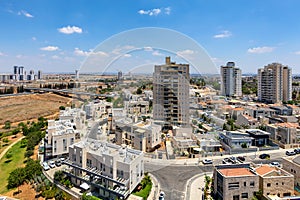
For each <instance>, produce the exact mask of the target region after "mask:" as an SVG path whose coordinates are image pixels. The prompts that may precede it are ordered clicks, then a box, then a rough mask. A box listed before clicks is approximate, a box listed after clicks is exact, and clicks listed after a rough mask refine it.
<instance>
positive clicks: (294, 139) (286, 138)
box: [266, 122, 300, 147]
mask: <svg viewBox="0 0 300 200" xmlns="http://www.w3.org/2000/svg"><path fill="white" fill-rule="evenodd" d="M266 131H267V132H269V133H271V138H272V139H273V140H274V141H276V142H278V143H279V144H280V145H284V146H286V147H288V146H289V145H290V144H297V143H298V142H299V138H300V126H299V124H298V123H289V122H285V123H277V124H269V125H267V126H266Z"/></svg>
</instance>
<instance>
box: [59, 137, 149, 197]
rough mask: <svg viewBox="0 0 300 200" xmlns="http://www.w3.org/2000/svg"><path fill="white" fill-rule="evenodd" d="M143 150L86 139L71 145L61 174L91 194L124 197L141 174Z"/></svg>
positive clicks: (142, 169)
mask: <svg viewBox="0 0 300 200" xmlns="http://www.w3.org/2000/svg"><path fill="white" fill-rule="evenodd" d="M143 157H144V156H143V152H141V151H138V150H134V149H128V148H126V147H121V146H118V145H115V144H110V143H106V142H100V141H98V140H93V139H87V140H85V141H80V142H79V143H75V144H73V145H71V146H70V149H69V159H68V160H66V161H65V162H64V163H65V164H66V165H67V167H66V168H64V173H65V174H66V175H67V176H68V177H70V178H71V181H72V183H73V184H74V185H76V186H80V185H81V184H83V183H86V184H88V185H89V187H90V190H91V192H92V193H93V195H96V196H99V197H101V198H105V199H126V198H127V197H128V196H129V195H130V193H131V192H132V191H133V190H134V189H135V188H136V186H137V185H138V184H139V183H140V182H141V180H142V178H143V176H144V161H143Z"/></svg>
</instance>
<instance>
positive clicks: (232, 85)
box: [221, 62, 242, 96]
mask: <svg viewBox="0 0 300 200" xmlns="http://www.w3.org/2000/svg"><path fill="white" fill-rule="evenodd" d="M221 94H222V95H223V96H242V71H241V70H240V69H239V68H236V67H235V63H234V62H228V63H227V64H226V66H221Z"/></svg>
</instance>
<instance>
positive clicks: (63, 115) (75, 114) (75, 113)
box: [59, 107, 86, 130]
mask: <svg viewBox="0 0 300 200" xmlns="http://www.w3.org/2000/svg"><path fill="white" fill-rule="evenodd" d="M59 120H62V121H64V120H70V122H71V123H75V129H78V130H81V129H83V128H84V127H85V121H86V112H85V111H83V110H81V109H79V108H70V107H66V109H65V110H61V111H60V113H59Z"/></svg>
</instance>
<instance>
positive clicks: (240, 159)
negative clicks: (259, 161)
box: [237, 156, 246, 162]
mask: <svg viewBox="0 0 300 200" xmlns="http://www.w3.org/2000/svg"><path fill="white" fill-rule="evenodd" d="M237 159H238V161H240V162H244V161H245V160H246V158H245V157H244V156H238V157H237Z"/></svg>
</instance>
